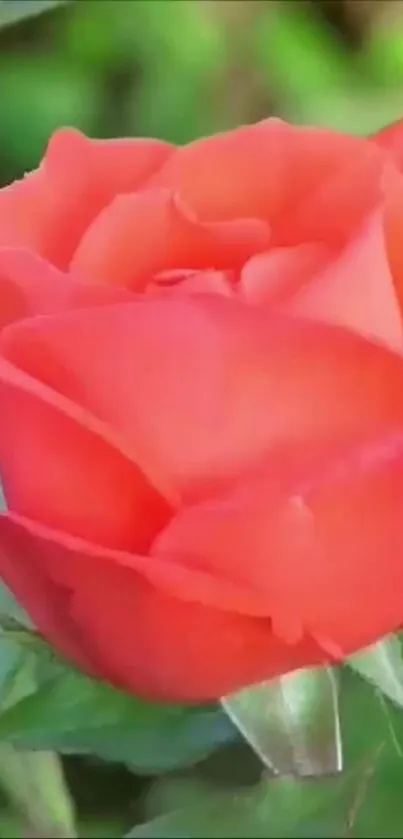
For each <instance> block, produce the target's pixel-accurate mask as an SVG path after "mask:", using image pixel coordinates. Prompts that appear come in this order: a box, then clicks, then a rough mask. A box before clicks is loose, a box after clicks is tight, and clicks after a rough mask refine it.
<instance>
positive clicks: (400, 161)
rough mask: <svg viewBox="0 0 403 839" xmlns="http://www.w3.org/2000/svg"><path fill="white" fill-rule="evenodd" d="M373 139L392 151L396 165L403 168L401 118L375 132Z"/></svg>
mask: <svg viewBox="0 0 403 839" xmlns="http://www.w3.org/2000/svg"><path fill="white" fill-rule="evenodd" d="M371 140H372V141H373V142H374V143H376V144H377V145H378V146H381V148H383V149H385V150H386V151H388V152H390V154H391V156H392V157H393V160H394V162H395V163H396V165H397V166H398V167H399V169H401V170H403V120H401V119H399V120H398V121H397V122H393V123H392V124H391V125H388V126H387V127H386V128H383V129H382V130H381V131H378V132H377V133H376V134H373V135H372V137H371Z"/></svg>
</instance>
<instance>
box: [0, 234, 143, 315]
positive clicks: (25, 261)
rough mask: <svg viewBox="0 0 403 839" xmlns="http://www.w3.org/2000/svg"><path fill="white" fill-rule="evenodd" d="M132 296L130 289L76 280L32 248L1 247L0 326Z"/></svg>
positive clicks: (114, 301)
mask: <svg viewBox="0 0 403 839" xmlns="http://www.w3.org/2000/svg"><path fill="white" fill-rule="evenodd" d="M130 299H131V295H130V292H129V291H128V290H127V289H120V288H112V287H108V286H101V285H90V286H87V285H83V284H81V283H77V282H75V281H74V279H73V278H72V277H71V276H69V275H67V274H64V273H62V272H61V271H59V270H58V269H57V268H55V267H54V266H53V265H52V264H51V263H50V262H46V261H45V260H44V259H42V257H40V256H38V254H35V253H34V252H33V251H28V250H23V249H13V248H0V328H2V327H4V326H6V325H7V324H8V323H12V322H13V321H15V320H20V319H21V318H24V317H29V316H32V315H42V314H44V315H45V314H52V313H56V312H63V311H68V310H69V309H76V308H87V307H91V306H98V305H107V304H111V303H120V302H123V301H124V300H130Z"/></svg>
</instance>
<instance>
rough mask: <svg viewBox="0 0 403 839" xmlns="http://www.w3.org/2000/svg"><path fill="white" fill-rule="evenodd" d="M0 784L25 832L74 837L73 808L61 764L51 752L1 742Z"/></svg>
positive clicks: (61, 837)
mask: <svg viewBox="0 0 403 839" xmlns="http://www.w3.org/2000/svg"><path fill="white" fill-rule="evenodd" d="M0 787H2V789H3V791H4V792H5V793H6V795H7V797H8V799H9V800H10V803H11V804H12V806H13V807H14V808H15V810H16V815H17V816H18V819H19V822H20V824H21V827H23V828H24V835H29V836H41V837H51V836H56V837H60V839H64V837H66V839H69V837H74V836H75V835H76V834H75V827H74V810H73V805H72V801H71V798H70V795H69V793H68V790H67V788H66V785H65V782H64V778H63V772H62V768H61V764H60V761H59V759H58V758H57V756H56V755H54V754H52V753H51V752H36V753H33V752H31V753H29V752H19V751H17V750H16V749H14V748H13V746H7V745H4V744H2V745H0Z"/></svg>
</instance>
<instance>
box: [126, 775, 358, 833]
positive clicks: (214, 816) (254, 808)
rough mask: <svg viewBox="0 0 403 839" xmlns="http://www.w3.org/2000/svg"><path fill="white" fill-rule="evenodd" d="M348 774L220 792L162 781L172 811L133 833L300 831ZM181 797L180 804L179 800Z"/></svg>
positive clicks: (264, 782)
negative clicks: (342, 776) (343, 776)
mask: <svg viewBox="0 0 403 839" xmlns="http://www.w3.org/2000/svg"><path fill="white" fill-rule="evenodd" d="M344 783H345V779H341V778H337V779H332V781H331V782H329V781H328V780H326V781H323V780H322V781H318V780H315V781H313V780H306V781H305V782H304V783H301V781H300V780H297V779H292V778H281V779H277V778H276V779H272V780H268V779H267V778H264V779H263V780H262V782H261V783H260V784H258V785H256V786H255V787H254V788H253V789H251V790H246V791H245V790H239V789H238V790H236V791H234V792H220V791H218V790H217V788H215V789H214V788H212V787H208V786H206V785H204V784H200V783H197V782H194V783H193V784H189V783H184V782H183V780H182V781H179V782H176V789H175V783H174V785H172V783H169V782H168V783H166V782H165V781H164V782H163V785H164V786H165V797H166V801H167V803H168V802H171V807H170V809H171V812H166V813H164V814H162V815H161V814H159V815H157V816H156V817H154V818H151V819H150V820H149V821H148V822H145V823H143V824H140V825H137V826H136V827H134V828H133V829H132V830H131V831H130V833H128V834H127V836H128V837H131V839H199V837H206V839H209V838H210V837H211V839H215V838H216V837H220V836H222V837H224V836H225V837H226V839H241V837H244V836H248V837H249V838H250V839H266V837H267V839H270V837H283V836H287V837H291V836H296V835H298V833H297V832H296V831H297V830H298V832H299V831H300V830H301V829H302V827H303V826H305V827H306V826H307V824H308V825H309V826H312V824H314V823H315V820H316V817H317V813H318V812H320V811H322V810H323V809H324V808H328V807H329V806H330V804H331V803H332V802H333V801H334V800H335V799H337V800H339V796H340V792H341V790H342V785H343V784H344ZM179 802H181V806H180V805H179Z"/></svg>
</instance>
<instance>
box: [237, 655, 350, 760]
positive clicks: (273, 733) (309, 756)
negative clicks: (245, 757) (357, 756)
mask: <svg viewBox="0 0 403 839" xmlns="http://www.w3.org/2000/svg"><path fill="white" fill-rule="evenodd" d="M222 705H223V707H224V709H225V710H226V712H227V714H228V715H229V717H230V718H231V719H232V721H233V722H234V723H235V725H236V726H237V727H238V729H239V731H240V732H241V733H242V734H243V735H244V737H245V738H246V740H247V741H248V742H249V743H250V745H251V746H252V748H253V749H254V750H255V751H256V752H257V754H258V755H259V756H260V757H261V759H262V761H263V762H264V763H265V765H266V766H268V767H269V768H270V769H271V770H272V771H273V772H274V773H275V774H278V775H280V774H285V775H288V774H295V775H302V776H307V775H308V776H309V775H319V776H320V775H325V774H329V773H334V772H338V771H340V770H341V768H342V752H341V738H340V726H339V716H338V702H337V687H336V681H335V676H334V674H333V672H332V671H331V669H330V668H318V669H316V670H300V671H297V672H296V673H291V674H289V675H287V676H283V677H281V678H279V679H274V680H272V681H270V682H264V683H262V684H261V685H255V686H254V687H251V688H247V689H245V690H241V691H239V692H238V693H236V694H233V695H232V696H227V697H225V698H224V699H222Z"/></svg>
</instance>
